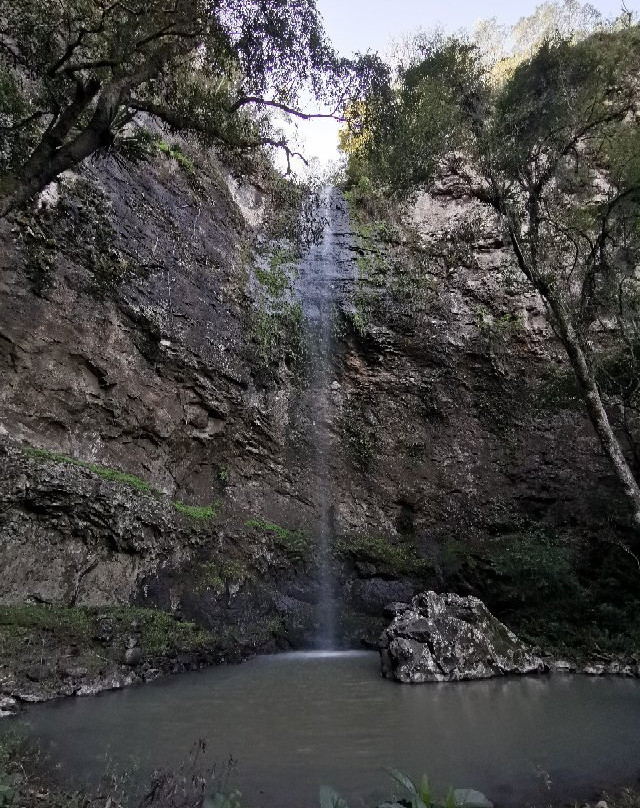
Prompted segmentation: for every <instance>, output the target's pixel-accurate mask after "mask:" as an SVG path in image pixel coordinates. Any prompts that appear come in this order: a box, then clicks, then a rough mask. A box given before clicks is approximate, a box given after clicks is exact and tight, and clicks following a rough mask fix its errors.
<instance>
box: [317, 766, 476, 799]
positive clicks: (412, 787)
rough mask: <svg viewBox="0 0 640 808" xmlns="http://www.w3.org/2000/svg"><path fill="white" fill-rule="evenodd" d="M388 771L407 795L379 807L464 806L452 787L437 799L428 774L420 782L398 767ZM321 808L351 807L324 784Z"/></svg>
mask: <svg viewBox="0 0 640 808" xmlns="http://www.w3.org/2000/svg"><path fill="white" fill-rule="evenodd" d="M386 771H387V774H388V775H389V777H391V779H392V780H393V781H394V782H395V783H396V785H398V786H400V788H401V789H402V791H403V793H405V794H406V795H407V796H405V797H401V798H398V797H395V796H394V797H392V798H391V799H389V800H387V801H385V802H384V803H383V804H382V805H381V806H379V808H464V805H465V802H464V799H462V801H458V800H457V799H456V795H455V794H454V791H453V789H452V788H449V790H448V792H447V794H446V796H445V797H444V799H440V800H438V799H436V798H435V797H434V795H433V791H432V789H431V786H430V784H429V779H428V777H426V775H424V776H423V777H422V779H421V780H420V783H414V782H413V780H412V779H411V778H410V777H408V776H407V775H406V774H404V773H403V772H401V771H399V770H398V769H392V768H389V769H387V770H386ZM459 796H462V797H463V796H464V792H463V791H461V792H460V794H459ZM320 808H349V806H348V805H347V803H346V802H345V801H344V800H343V799H342V797H340V795H339V794H338V793H337V792H336V791H334V789H332V788H330V787H329V786H322V787H321V788H320Z"/></svg>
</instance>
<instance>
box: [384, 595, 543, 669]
mask: <svg viewBox="0 0 640 808" xmlns="http://www.w3.org/2000/svg"><path fill="white" fill-rule="evenodd" d="M394 609H395V612H396V616H395V618H394V619H393V621H392V623H391V625H390V626H389V627H388V628H387V629H385V630H384V631H383V633H382V635H381V637H380V640H379V646H380V659H381V665H382V674H383V676H386V677H387V678H388V679H396V680H397V681H399V682H404V683H405V684H420V683H422V682H455V681H459V680H461V679H488V678H490V677H491V676H501V675H504V674H516V673H517V674H522V673H539V672H541V671H542V670H543V668H544V665H543V662H542V660H541V659H540V658H539V657H536V656H534V655H533V654H531V653H530V651H529V649H528V648H527V646H525V645H524V644H523V643H522V642H520V640H519V639H518V638H517V637H516V635H515V634H514V633H513V632H511V631H509V629H508V628H507V627H506V626H505V625H503V624H502V623H501V622H500V621H499V620H498V619H497V618H495V617H494V616H493V615H492V614H491V612H490V611H489V610H488V609H487V607H486V606H485V605H484V603H483V602H482V601H481V600H479V599H478V598H474V597H460V596H459V595H453V594H448V595H438V594H436V592H425V593H424V594H421V595H417V596H416V597H415V598H413V600H412V601H411V605H409V604H406V603H399V604H395V606H394Z"/></svg>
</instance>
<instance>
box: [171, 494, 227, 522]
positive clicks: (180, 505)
mask: <svg viewBox="0 0 640 808" xmlns="http://www.w3.org/2000/svg"><path fill="white" fill-rule="evenodd" d="M221 505H222V503H221V502H220V500H219V499H218V500H216V501H215V502H214V503H213V504H212V505H185V504H184V502H179V501H178V502H174V503H173V507H174V508H175V509H176V510H177V511H178V512H179V513H182V514H184V515H185V516H188V517H189V519H195V520H196V521H198V522H204V521H207V519H215V518H216V517H217V516H218V514H219V513H220V506H221Z"/></svg>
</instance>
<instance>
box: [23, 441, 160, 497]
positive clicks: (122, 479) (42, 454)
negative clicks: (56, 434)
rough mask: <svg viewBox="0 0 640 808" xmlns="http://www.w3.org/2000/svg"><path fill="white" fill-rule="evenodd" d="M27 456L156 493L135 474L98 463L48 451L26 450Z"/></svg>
mask: <svg viewBox="0 0 640 808" xmlns="http://www.w3.org/2000/svg"><path fill="white" fill-rule="evenodd" d="M25 454H27V455H29V457H34V458H40V459H42V460H53V461H54V462H56V463H67V464H69V465H71V466H79V467H80V468H83V469H86V470H87V471H90V472H91V473H92V474H95V475H96V476H98V477H101V478H102V479H103V480H110V481H112V482H116V483H124V485H130V486H132V487H133V488H137V489H138V491H144V492H155V489H154V488H152V486H151V485H150V484H149V483H148V482H146V481H145V480H142V479H141V478H140V477H136V476H135V475H134V474H127V473H126V472H123V471H118V470H117V469H110V468H106V467H105V466H100V465H98V464H97V463H88V462H87V461H86V460H77V459H76V458H75V457H69V456H68V455H63V454H60V453H58V452H50V451H49V450H48V449H25Z"/></svg>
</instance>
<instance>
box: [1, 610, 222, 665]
mask: <svg viewBox="0 0 640 808" xmlns="http://www.w3.org/2000/svg"><path fill="white" fill-rule="evenodd" d="M130 637H135V638H136V641H137V644H138V646H139V648H140V649H141V651H142V654H143V658H144V659H147V660H152V659H157V658H159V657H164V656H167V655H170V654H176V653H190V652H200V651H202V652H204V651H206V650H209V649H213V648H214V647H215V645H216V638H215V637H214V636H213V635H212V634H210V633H209V632H208V631H205V630H204V629H201V628H199V627H198V626H196V625H195V624H194V623H190V622H187V621H182V620H178V619H176V618H175V617H174V616H173V615H172V614H169V613H168V612H162V611H158V610H155V609H145V608H140V607H134V606H110V607H95V608H94V607H91V608H88V607H87V608H85V607H65V606H50V605H40V604H39V605H20V606H0V656H1V657H2V662H3V664H4V665H7V666H9V667H11V668H13V669H15V670H18V671H28V670H29V669H31V668H35V669H36V670H37V669H38V668H41V669H43V670H44V669H47V670H48V674H47V676H46V677H44V678H50V679H55V678H56V676H57V675H58V674H57V671H56V670H55V666H56V665H58V666H60V665H62V666H63V667H65V666H66V667H69V666H70V667H76V668H77V667H81V668H85V669H86V670H87V673H88V674H89V675H95V674H96V673H98V672H104V671H107V670H109V669H111V668H113V667H114V666H115V665H117V664H119V663H120V662H121V660H122V654H123V652H124V650H125V648H126V647H127V641H128V640H129V638H130Z"/></svg>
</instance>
